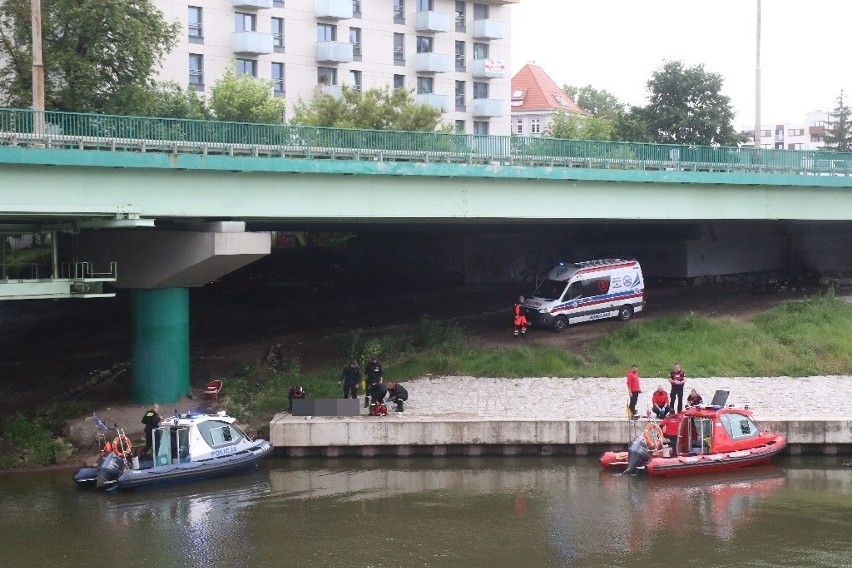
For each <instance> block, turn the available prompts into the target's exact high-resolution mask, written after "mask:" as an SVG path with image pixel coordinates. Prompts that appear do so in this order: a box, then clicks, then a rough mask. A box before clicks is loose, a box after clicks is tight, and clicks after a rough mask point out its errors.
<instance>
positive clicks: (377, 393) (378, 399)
mask: <svg viewBox="0 0 852 568" xmlns="http://www.w3.org/2000/svg"><path fill="white" fill-rule="evenodd" d="M368 392H369V394H370V399H371V400H370V415H371V416H384V415H385V414H387V413H388V410H387V407H385V397H386V396H387V394H388V386H387V385H386V384H385V380H384V378H382V377H379V381H378V382H377V383H373V385H372V386H371V387H370V389H369V391H368Z"/></svg>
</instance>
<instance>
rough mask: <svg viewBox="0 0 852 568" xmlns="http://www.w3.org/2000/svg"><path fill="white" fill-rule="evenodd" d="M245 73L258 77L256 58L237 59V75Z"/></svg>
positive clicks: (240, 75)
mask: <svg viewBox="0 0 852 568" xmlns="http://www.w3.org/2000/svg"><path fill="white" fill-rule="evenodd" d="M243 75H248V76H250V77H257V61H255V60H254V59H237V77H242V76H243Z"/></svg>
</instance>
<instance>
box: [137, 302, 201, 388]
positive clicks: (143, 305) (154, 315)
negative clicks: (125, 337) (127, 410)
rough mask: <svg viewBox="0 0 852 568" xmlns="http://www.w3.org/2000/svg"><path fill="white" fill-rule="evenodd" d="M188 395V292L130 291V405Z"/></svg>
mask: <svg viewBox="0 0 852 568" xmlns="http://www.w3.org/2000/svg"><path fill="white" fill-rule="evenodd" d="M187 394H189V289H188V288H158V289H152V290H144V289H137V290H133V401H134V402H137V403H140V404H151V403H154V402H174V401H177V400H178V399H180V398H181V397H182V396H186V395H187Z"/></svg>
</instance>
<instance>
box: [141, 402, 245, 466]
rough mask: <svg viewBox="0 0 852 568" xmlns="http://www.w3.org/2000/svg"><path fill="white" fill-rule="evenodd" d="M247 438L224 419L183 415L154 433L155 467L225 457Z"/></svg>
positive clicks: (203, 415)
mask: <svg viewBox="0 0 852 568" xmlns="http://www.w3.org/2000/svg"><path fill="white" fill-rule="evenodd" d="M247 440H249V438H248V436H246V434H245V433H244V432H243V431H242V430H241V429H240V428H239V426H237V425H236V424H235V423H234V419H233V418H230V417H227V416H225V415H224V413H223V414H222V415H213V416H210V415H207V414H194V413H190V414H183V415H180V414H179V415H177V416H174V417H172V418H169V419H167V420H165V421H164V422H162V423H161V426H160V427H159V428H157V429H155V430H154V436H153V440H152V442H153V455H154V467H160V466H166V465H170V464H178V463H187V462H190V461H199V460H204V459H210V458H215V457H222V456H225V455H227V454H229V453H234V452H236V451H237V448H236V446H237V445H238V444H240V443H241V442H243V441H247Z"/></svg>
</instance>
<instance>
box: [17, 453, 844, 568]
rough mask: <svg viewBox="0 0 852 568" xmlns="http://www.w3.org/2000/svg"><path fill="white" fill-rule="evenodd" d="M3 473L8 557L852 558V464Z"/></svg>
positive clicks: (336, 561) (578, 461)
mask: <svg viewBox="0 0 852 568" xmlns="http://www.w3.org/2000/svg"><path fill="white" fill-rule="evenodd" d="M72 473H73V472H72V471H49V472H39V473H4V474H2V475H0V487H2V501H0V566H4V567H15V568H21V567H30V566H32V567H40V568H47V567H54V566H55V567H63V568H64V567H78V566H79V567H86V568H94V567H100V566H122V567H140V568H141V567H145V568H154V567H156V568H172V567H196V566H197V567H214V566H215V567H243V566H245V567H253V568H254V567H257V568H265V567H273V566H275V567H279V566H288V567H289V566H294V567H301V566H306V567H313V566H317V567H337V566H339V567H391V566H398V567H487V568H502V567H578V568H580V567H610V566H611V567H620V566H713V567H718V566H731V567H746V566H750V567H768V566H773V567H774V566H784V567H799V566H801V567H813V566H826V567H838V566H852V468H845V467H841V466H840V461H839V460H837V459H832V458H828V461H826V458H782V459H779V460H778V461H777V464H776V465H773V466H766V467H758V468H751V469H747V470H743V471H742V472H738V473H734V474H729V475H725V476H724V477H721V476H720V477H714V478H708V477H695V478H685V479H674V480H656V479H647V478H644V477H628V476H620V475H617V474H613V473H611V472H604V471H602V470H601V469H600V467H599V466H598V465H597V462H596V460H594V459H592V458H588V459H587V458H567V457H554V458H432V459H428V458H422V459H421V458H418V459H387V460H385V459H381V460H378V459H375V460H349V459H345V460H343V459H342V460H286V459H283V458H270V459H268V460H266V461H265V462H264V463H262V465H261V466H260V468H259V469H257V470H256V471H252V472H250V473H246V474H244V475H240V476H237V477H230V478H223V479H219V480H212V481H205V482H200V483H196V484H190V485H183V486H173V487H167V488H163V489H159V490H155V491H154V490H152V491H143V492H136V493H96V492H92V491H87V490H78V489H76V488H75V487H74V485H73V482H72V481H71V475H72Z"/></svg>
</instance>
